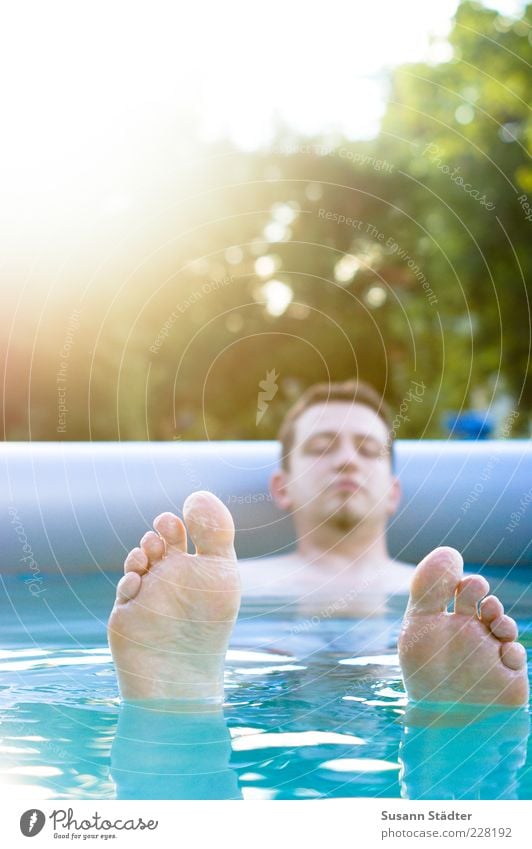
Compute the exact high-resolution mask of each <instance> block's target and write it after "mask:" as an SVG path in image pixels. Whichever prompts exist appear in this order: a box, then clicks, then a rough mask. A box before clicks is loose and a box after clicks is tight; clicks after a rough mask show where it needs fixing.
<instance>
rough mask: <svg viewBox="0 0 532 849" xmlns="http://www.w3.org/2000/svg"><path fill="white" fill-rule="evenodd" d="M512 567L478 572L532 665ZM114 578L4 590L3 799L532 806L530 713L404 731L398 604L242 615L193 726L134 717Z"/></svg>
mask: <svg viewBox="0 0 532 849" xmlns="http://www.w3.org/2000/svg"><path fill="white" fill-rule="evenodd" d="M515 571H516V570H514V571H513V573H512V580H511V581H510V582H508V581H505V582H504V583H502V584H501V586H500V587H499V586H498V577H497V572H496V571H495V572H492V573H490V574H489V575H488V574H487V573H486V574H487V577H488V578H489V579H490V583H491V586H492V591H496V592H498V593H499V595H500V596H501V598H502V601H503V602H504V603H505V605H506V607H507V609H508V612H510V613H511V615H512V616H514V618H516V619H517V621H518V625H519V630H520V639H521V640H522V641H523V643H524V644H525V646H526V647H527V650H528V654H529V659H532V601H531V600H530V593H529V592H527V590H528V587H529V586H530V578H531V577H532V576H531V575H530V573H528V572H527V571H526V570H521V571H520V573H519V575H518V576H517V577H516V575H515ZM116 580H117V576H115V575H113V576H106V575H104V574H101V573H98V574H87V575H79V576H77V577H76V578H75V579H72V578H71V579H70V580H67V579H66V578H63V577H61V578H51V577H47V578H46V581H45V582H43V584H42V589H43V590H45V592H42V593H41V594H40V595H39V596H32V595H31V593H30V592H29V591H28V586H27V585H26V584H25V583H24V581H23V579H21V578H17V577H9V578H6V579H4V580H3V582H2V590H1V598H2V602H1V607H2V617H1V621H0V781H1V782H2V792H3V794H4V798H6V795H11V796H13V797H17V798H27V799H29V798H35V799H39V798H41V799H48V798H49V799H113V798H117V797H118V798H182V797H192V798H198V797H200V798H202V797H210V798H244V799H313V798H330V797H336V798H341V797H344V798H345V797H359V798H360V797H373V798H376V797H381V798H399V797H401V796H402V797H403V798H434V799H444V798H515V799H531V798H532V743H531V741H530V738H529V737H528V715H527V714H526V713H525V712H523V711H519V712H511V711H505V712H501V714H500V715H496V716H495V717H488V716H486V717H485V719H484V721H483V722H482V723H480V724H477V725H475V726H470V727H468V728H465V729H463V728H461V727H460V725H459V724H457V723H453V721H452V717H450V721H449V722H448V723H446V725H445V727H443V728H439V727H438V728H435V727H429V728H423V727H418V726H415V725H413V726H410V725H409V724H408V723H406V721H405V709H406V699H405V696H404V691H403V687H402V682H401V677H400V670H399V666H398V661H397V655H396V651H395V645H396V640H397V635H398V632H399V626H400V621H401V614H402V606H401V604H398V605H397V610H395V609H393V610H392V611H391V612H390V614H389V615H387V617H380V618H374V619H359V620H356V619H350V620H346V619H343V620H342V619H340V620H333V619H330V618H321V619H319V618H318V617H315V618H314V619H312V618H310V619H304V618H301V616H300V615H296V614H295V613H294V612H293V611H292V610H291V608H290V607H288V606H285V607H280V608H278V609H277V610H276V611H275V612H274V613H272V612H271V611H270V612H269V613H266V610H267V608H266V607H265V606H264V605H261V606H259V605H245V606H244V607H243V608H242V611H241V614H240V617H239V622H238V624H237V628H236V630H235V634H234V637H233V640H232V644H231V650H230V652H229V655H228V660H227V672H226V705H225V709H224V717H225V718H224V717H222V716H221V715H213V716H212V717H211V716H209V715H206V716H204V717H202V718H200V719H199V720H198V724H197V725H196V726H195V727H194V718H192V717H185V718H183V717H181V718H179V717H176V716H173V717H169V716H168V715H167V716H162V715H161V716H159V717H156V719H157V721H156V722H154V714H153V712H152V711H151V712H150V711H148V713H147V714H146V716H143V714H142V710H140V709H139V710H138V711H137V713H136V714H135V716H134V717H133V718H132V717H131V716H128V711H127V709H126V708H124V707H121V706H120V702H119V699H118V690H117V684H116V678H115V674H114V668H113V665H112V662H111V656H110V653H109V650H108V648H107V643H106V636H105V623H106V619H107V615H108V611H109V609H110V607H111V605H112V601H113V596H114V585H115V582H116ZM505 593H506V595H505ZM529 668H530V666H529ZM117 729H118V733H117ZM147 729H148V731H147ZM201 743H205V744H206V745H203V746H202V745H200V744H201Z"/></svg>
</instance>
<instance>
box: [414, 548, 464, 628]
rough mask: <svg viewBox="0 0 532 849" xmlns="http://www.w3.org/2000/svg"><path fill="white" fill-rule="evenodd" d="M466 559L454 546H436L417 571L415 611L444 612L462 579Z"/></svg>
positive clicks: (415, 573)
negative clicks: (464, 559)
mask: <svg viewBox="0 0 532 849" xmlns="http://www.w3.org/2000/svg"><path fill="white" fill-rule="evenodd" d="M463 569H464V561H463V559H462V556H461V555H460V554H459V553H458V551H456V549H454V548H449V547H447V546H442V547H441V548H435V549H434V551H431V553H430V554H427V556H426V557H425V558H424V559H423V560H422V561H421V563H420V564H419V565H418V566H417V568H416V571H415V572H414V577H413V579H412V586H411V588H410V601H409V605H408V608H409V611H410V612H411V613H443V611H445V610H446V609H447V606H448V604H449V602H450V601H451V599H452V598H453V596H454V593H455V590H456V588H457V586H458V584H459V582H460V581H461V579H462V575H463Z"/></svg>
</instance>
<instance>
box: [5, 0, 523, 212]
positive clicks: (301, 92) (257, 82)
mask: <svg viewBox="0 0 532 849" xmlns="http://www.w3.org/2000/svg"><path fill="white" fill-rule="evenodd" d="M493 5H496V7H497V8H499V9H501V10H503V11H504V12H505V13H507V14H511V13H515V12H516V11H517V10H518V9H519V7H520V5H521V4H520V3H519V2H518V0H493ZM456 6H457V0H437V2H432V0H431V1H430V2H429V0H401V2H398V0H371V2H367V0H267V2H258V1H257V0H224V2H220V0H217V2H215V0H211V2H207V0H190V2H187V3H186V5H185V4H183V3H181V2H177V1H176V0H173V2H167V3H163V2H157V0H140V1H139V2H134V0H128V2H123V1H122V0H115V2H112V0H92V2H90V3H88V2H84V0H60V2H58V0H47V2H42V0H38V2H37V0H33V2H32V1H31V0H26V2H25V0H20V2H16V3H12V4H10V6H9V7H6V8H5V10H4V12H3V15H2V22H1V24H2V25H1V27H0V80H2V83H1V84H0V85H1V86H2V88H1V90H0V108H1V114H2V124H3V131H2V134H1V136H0V180H1V183H2V189H3V198H4V204H2V205H3V206H4V209H3V210H2V209H1V208H0V219H3V221H4V222H5V220H6V216H8V215H12V214H13V210H14V206H13V204H15V207H16V205H17V204H19V206H20V208H24V209H26V208H27V203H28V199H29V198H33V199H35V196H36V195H37V194H39V195H40V197H41V198H44V197H47V198H48V200H49V196H50V195H52V194H53V193H54V192H56V193H57V192H61V191H62V190H63V188H62V187H64V186H65V185H68V184H69V183H72V181H73V180H76V181H78V190H79V186H80V185H81V186H82V185H83V181H85V182H86V184H87V185H90V184H91V181H92V179H93V178H94V176H95V175H96V174H98V177H99V178H100V177H101V172H102V169H103V170H105V168H108V169H109V173H110V174H111V173H112V170H113V168H114V167H115V166H116V165H119V164H120V161H121V159H122V157H123V156H130V155H132V152H134V151H135V148H136V147H138V148H139V150H140V151H143V150H149V145H150V140H152V139H154V138H158V137H160V136H161V128H163V133H162V135H164V126H165V125H166V124H168V123H169V122H171V121H172V120H174V124H175V118H174V116H175V115H176V114H177V113H178V111H179V110H181V109H186V108H189V109H190V108H193V109H194V110H195V112H196V115H197V116H198V120H199V122H200V126H201V130H202V135H203V138H204V139H206V140H211V139H216V138H219V137H221V136H229V137H230V138H231V139H232V140H234V141H236V142H237V143H238V144H239V145H240V146H242V147H244V148H247V149H249V148H253V147H256V146H260V145H264V144H267V143H268V141H269V140H270V139H271V137H272V133H273V132H274V127H275V122H276V121H279V122H282V123H285V124H288V125H289V126H291V127H293V129H294V130H295V131H296V132H299V133H304V134H317V133H322V134H325V133H328V132H330V131H336V132H338V131H339V132H341V133H343V134H345V135H346V136H348V137H351V138H367V137H370V136H371V135H373V134H375V133H376V132H377V130H378V124H379V118H380V117H381V115H382V112H383V109H384V104H385V96H386V71H387V69H389V68H390V66H393V65H396V64H398V63H402V62H409V61H416V60H419V59H427V60H430V61H439V60H442V59H445V58H447V55H448V52H447V48H446V45H445V35H446V33H447V32H448V30H449V26H450V18H451V16H452V14H453V13H454V11H455V9H456ZM431 38H432V41H431ZM182 135H183V137H184V136H185V135H186V134H185V133H183V134H182ZM154 153H155V155H156V156H157V155H158V154H157V152H154ZM176 154H177V155H179V151H175V150H174V151H173V155H174V158H175V155H176ZM187 155H188V154H187ZM91 168H92V169H94V174H93V173H92V172H91ZM6 210H8V211H6Z"/></svg>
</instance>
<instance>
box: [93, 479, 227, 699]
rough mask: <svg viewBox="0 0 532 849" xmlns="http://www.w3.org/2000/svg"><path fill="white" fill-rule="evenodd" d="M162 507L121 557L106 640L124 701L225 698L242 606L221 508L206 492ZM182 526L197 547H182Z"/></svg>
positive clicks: (185, 538) (184, 539)
mask: <svg viewBox="0 0 532 849" xmlns="http://www.w3.org/2000/svg"><path fill="white" fill-rule="evenodd" d="M183 519H184V522H182V521H181V519H179V517H178V516H175V515H174V514H173V513H162V514H161V515H160V516H158V517H157V518H156V519H155V521H154V523H153V527H154V529H155V530H154V531H149V532H148V533H146V534H145V535H144V536H143V538H142V540H141V542H140V545H139V547H138V548H134V549H133V550H132V551H131V552H130V553H129V554H128V556H127V558H126V561H125V564H124V571H125V574H124V576H123V577H122V579H121V580H120V582H119V583H118V586H117V594H116V600H115V604H114V607H113V610H112V612H111V615H110V618H109V624H108V638H109V645H110V648H111V653H112V656H113V660H114V663H115V668H116V673H117V677H118V683H119V688H120V693H121V696H122V697H123V698H124V699H127V700H137V699H142V700H145V699H150V700H151V699H165V700H167V699H170V700H179V701H185V702H187V701H194V700H196V699H199V700H207V701H209V700H212V701H214V702H216V701H221V700H222V699H223V676H224V660H225V654H226V651H227V647H228V644H229V638H230V636H231V632H232V630H233V626H234V623H235V620H236V617H237V614H238V609H239V605H240V578H239V574H238V567H237V561H236V555H235V551H234V547H233V541H234V524H233V519H232V517H231V514H230V513H229V510H228V509H227V507H225V505H224V504H222V502H221V501H220V500H219V499H218V498H216V496H215V495H213V494H212V493H210V492H195V493H193V494H192V495H190V496H189V497H188V498H187V499H186V501H185V503H184V505H183ZM187 531H188V534H189V535H190V537H191V539H192V540H193V542H194V544H195V547H196V553H195V554H188V553H187Z"/></svg>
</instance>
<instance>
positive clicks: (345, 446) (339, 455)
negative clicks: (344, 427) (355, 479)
mask: <svg viewBox="0 0 532 849" xmlns="http://www.w3.org/2000/svg"><path fill="white" fill-rule="evenodd" d="M334 465H335V468H336V470H337V471H339V472H340V471H354V470H355V469H358V467H359V465H360V457H359V456H358V451H357V449H356V448H355V446H354V445H353V442H352V440H350V439H342V440H340V441H339V442H338V448H337V450H336V453H335V457H334Z"/></svg>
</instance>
